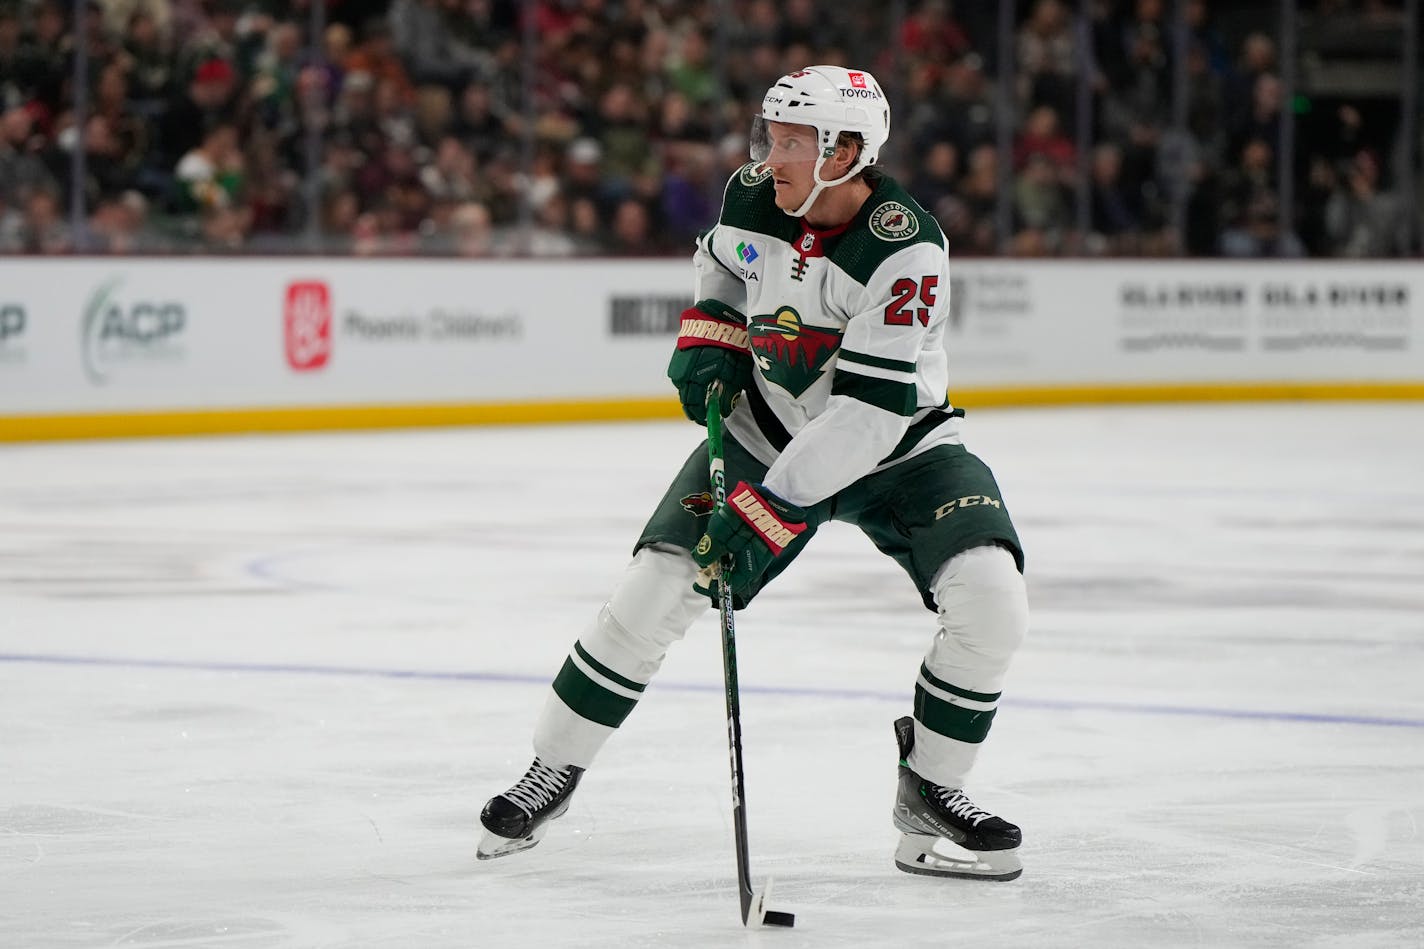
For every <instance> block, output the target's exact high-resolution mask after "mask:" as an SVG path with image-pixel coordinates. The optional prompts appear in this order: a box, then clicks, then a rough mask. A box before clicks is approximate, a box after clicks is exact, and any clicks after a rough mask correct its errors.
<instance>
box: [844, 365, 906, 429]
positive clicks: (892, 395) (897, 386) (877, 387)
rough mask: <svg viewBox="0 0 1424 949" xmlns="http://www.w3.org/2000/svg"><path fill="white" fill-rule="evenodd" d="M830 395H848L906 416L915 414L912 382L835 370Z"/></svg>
mask: <svg viewBox="0 0 1424 949" xmlns="http://www.w3.org/2000/svg"><path fill="white" fill-rule="evenodd" d="M831 395H846V396H850V397H851V398H852V399H857V400H859V401H861V402H865V403H868V404H870V405H873V406H875V407H876V408H878V409H884V410H885V411H887V412H894V413H895V414H896V415H903V416H905V417H906V418H908V417H910V416H912V415H914V414H915V384H914V383H913V382H891V381H890V380H888V379H876V378H873V377H871V376H862V375H860V374H859V373H856V372H837V373H836V375H835V378H834V379H832V380H831Z"/></svg>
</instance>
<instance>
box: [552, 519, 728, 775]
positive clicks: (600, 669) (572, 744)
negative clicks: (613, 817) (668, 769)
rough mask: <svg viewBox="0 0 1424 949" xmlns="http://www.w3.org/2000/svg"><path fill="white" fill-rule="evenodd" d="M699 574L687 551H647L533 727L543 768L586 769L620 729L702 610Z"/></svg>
mask: <svg viewBox="0 0 1424 949" xmlns="http://www.w3.org/2000/svg"><path fill="white" fill-rule="evenodd" d="M696 572H697V567H696V565H695V564H694V563H693V561H692V557H691V556H690V555H689V554H688V553H687V552H686V551H684V550H678V549H675V548H661V547H644V548H643V549H642V550H640V551H638V553H637V554H636V555H635V556H634V557H633V560H632V562H631V563H630V564H629V565H628V568H627V570H625V571H624V572H623V576H622V578H621V579H620V580H619V582H618V585H617V587H616V588H615V589H614V591H613V595H612V597H610V598H609V601H608V603H607V604H605V605H604V607H603V608H602V609H601V610H599V611H598V616H597V617H596V618H595V619H594V621H593V622H592V623H591V624H590V625H589V626H588V628H587V629H585V630H584V632H583V634H582V635H580V636H579V638H578V641H577V642H575V643H574V647H573V649H572V650H570V652H569V656H568V658H567V659H566V660H565V661H564V665H563V668H562V669H560V670H559V674H558V676H557V677H556V678H555V679H554V684H553V687H552V688H551V690H550V692H549V694H548V697H547V698H546V699H545V701H544V710H543V712H542V713H541V714H540V716H539V722H538V724H537V725H536V726H535V728H534V751H535V753H536V754H538V755H539V757H540V758H541V759H543V760H544V761H545V762H546V763H549V764H550V765H551V766H553V765H559V766H562V765H571V764H572V765H577V766H578V767H580V768H587V767H588V766H589V765H590V764H592V762H593V759H594V756H595V755H597V754H598V750H599V749H600V748H602V747H603V743H604V742H605V741H607V740H608V738H609V737H610V736H611V735H612V734H613V732H614V730H615V729H617V727H618V726H619V725H621V724H622V723H623V720H624V719H625V718H627V717H628V714H629V713H630V712H631V711H632V710H633V707H634V705H636V704H637V702H638V699H639V698H641V697H642V694H643V689H644V687H645V686H646V685H647V684H648V682H650V681H651V680H652V678H653V676H654V674H656V673H657V671H658V669H659V668H660V667H661V666H662V662H663V657H664V656H666V655H667V649H668V646H670V645H671V644H672V643H674V642H676V641H677V640H679V639H681V638H682V637H683V636H684V635H685V634H686V632H687V628H688V626H690V625H692V621H693V620H694V619H696V618H697V616H698V615H699V614H700V613H701V612H702V611H703V610H705V609H707V608H709V605H710V604H709V601H708V599H707V597H705V596H703V595H702V594H700V593H697V592H695V591H694V590H693V589H692V579H693V576H694V575H695V574H696Z"/></svg>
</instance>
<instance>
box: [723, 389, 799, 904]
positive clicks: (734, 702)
mask: <svg viewBox="0 0 1424 949" xmlns="http://www.w3.org/2000/svg"><path fill="white" fill-rule="evenodd" d="M721 394H722V384H721V383H720V382H714V383H712V385H711V386H709V387H708V390H707V454H708V462H709V465H708V467H709V471H710V474H711V478H712V496H713V499H714V501H715V502H716V505H717V507H721V506H722V505H724V504H726V503H727V472H726V467H725V465H724V464H723V461H722V458H723V456H722V408H721V403H720V402H719V401H718V397H719V396H720V395H721ZM718 566H719V568H720V571H719V573H720V576H721V577H722V578H723V579H725V578H726V576H727V574H728V573H729V572H730V570H731V566H732V558H731V557H724V558H723V559H722V563H721V564H719V565H718ZM717 614H718V617H719V618H720V619H721V623H722V680H723V682H724V684H725V685H726V691H727V743H728V745H729V746H730V750H731V761H732V827H733V829H734V830H735V832H736V838H737V888H738V894H739V895H740V896H741V900H742V925H743V926H750V925H752V917H755V918H756V925H758V926H760V925H767V926H794V925H796V915H795V914H794V913H782V912H778V911H776V910H773V909H767V908H766V900H767V897H768V896H769V895H770V894H771V879H770V878H769V877H768V878H767V881H766V886H764V887H762V888H761V891H760V892H757V891H754V890H753V889H752V875H751V868H750V867H749V865H748V864H749V860H748V858H747V810H746V808H747V786H746V780H745V778H744V777H743V775H742V701H741V696H740V692H739V690H738V688H737V640H736V628H735V626H734V625H733V622H732V590H731V587H729V586H728V585H727V584H726V583H718V584H717Z"/></svg>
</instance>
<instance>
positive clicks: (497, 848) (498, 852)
mask: <svg viewBox="0 0 1424 949" xmlns="http://www.w3.org/2000/svg"><path fill="white" fill-rule="evenodd" d="M548 829H549V824H548V822H545V823H543V824H540V825H539V827H538V828H537V829H535V831H534V833H532V834H530V835H529V836H528V837H501V836H500V835H499V834H495V833H491V832H490V831H488V830H487V831H485V835H484V836H483V837H481V838H480V843H479V846H478V847H476V848H475V856H476V857H478V858H479V859H481V860H493V859H494V858H495V857H507V856H509V855H510V854H512V853H519V852H520V851H523V850H528V849H529V848H530V847H532V846H534V845H535V844H537V843H538V842H539V841H541V840H543V839H544V833H545V831H547V830H548Z"/></svg>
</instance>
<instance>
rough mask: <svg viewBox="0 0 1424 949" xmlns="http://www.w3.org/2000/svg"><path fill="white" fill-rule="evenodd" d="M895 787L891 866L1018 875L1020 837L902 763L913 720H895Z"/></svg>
mask: <svg viewBox="0 0 1424 949" xmlns="http://www.w3.org/2000/svg"><path fill="white" fill-rule="evenodd" d="M895 739H896V741H897V742H898V743H899V745H900V783H899V789H898V793H897V795H896V798H895V812H894V817H895V828H896V829H897V830H899V831H900V832H901V834H900V845H899V846H898V847H896V848H895V866H897V867H899V868H900V869H901V870H904V871H905V872H906V873H922V874H925V875H927V876H946V877H971V878H974V879H982V880H1012V879H1014V878H1015V877H1017V876H1018V875H1019V874H1021V873H1023V864H1022V863H1020V862H1019V852H1018V850H1019V843H1020V841H1021V840H1022V839H1023V834H1022V832H1020V830H1019V829H1018V828H1017V827H1015V826H1014V825H1013V824H1010V823H1009V822H1008V821H1006V820H1004V819H1003V818H1001V817H995V816H994V815H993V814H990V813H988V812H987V811H984V810H981V809H980V808H978V807H975V806H974V804H973V802H971V801H970V800H969V798H967V797H965V796H964V792H963V791H961V790H959V789H958V788H945V787H940V786H939V785H938V784H934V783H932V782H930V781H926V780H925V779H924V778H922V777H920V776H919V775H918V774H916V773H915V772H914V771H911V770H910V766H909V765H908V764H907V763H906V762H908V761H909V760H910V750H911V749H912V748H914V746H915V720H914V719H913V718H910V717H909V716H906V717H905V718H902V719H900V720H898V721H897V722H895Z"/></svg>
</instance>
